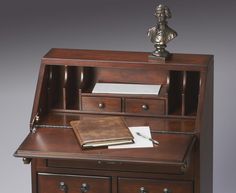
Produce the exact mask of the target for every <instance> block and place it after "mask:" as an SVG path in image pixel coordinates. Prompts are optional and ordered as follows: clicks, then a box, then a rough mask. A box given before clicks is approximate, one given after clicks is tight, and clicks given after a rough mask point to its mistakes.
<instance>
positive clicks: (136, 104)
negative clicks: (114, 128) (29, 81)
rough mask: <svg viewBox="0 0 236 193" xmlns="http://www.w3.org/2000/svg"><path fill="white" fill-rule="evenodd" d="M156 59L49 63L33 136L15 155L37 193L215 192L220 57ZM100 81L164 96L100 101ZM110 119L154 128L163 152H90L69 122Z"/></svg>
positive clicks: (100, 56) (84, 56) (135, 56)
mask: <svg viewBox="0 0 236 193" xmlns="http://www.w3.org/2000/svg"><path fill="white" fill-rule="evenodd" d="M148 55H149V54H148V53H144V52H122V51H92V50H76V49H51V50H50V51H49V52H48V53H47V54H46V55H45V56H44V57H43V58H42V63H41V68H40V72H39V79H38V84H37V89H36V94H35V100H34V106H33V111H32V116H31V123H30V133H29V135H28V136H27V137H26V139H25V140H24V142H23V143H22V144H21V145H20V147H19V148H18V150H17V151H16V152H15V156H16V157H22V158H24V161H25V163H30V162H31V166H32V192H33V193H60V192H67V193H76V192H82V193H85V192H88V193H89V192H91V193H102V192H103V193H136V192H140V193H158V192H160V193H162V192H163V193H170V192H171V193H199V192H202V193H203V192H208V193H211V192H212V120H213V118H212V116H213V113H212V109H213V56H210V55H194V54H173V55H172V57H171V59H170V60H168V61H166V63H158V62H156V61H153V60H149V59H148ZM97 82H106V83H111V82H112V83H135V84H160V85H161V90H160V92H159V94H158V95H125V94H123V95H122V94H94V93H92V92H91V91H92V89H93V87H94V85H95V84H96V83H97ZM100 104H103V105H100ZM143 105H145V106H146V107H147V108H145V109H144V108H142V107H143ZM104 116H122V117H124V119H125V121H126V123H127V125H128V126H144V125H148V126H150V128H151V133H152V137H153V138H154V139H157V140H158V141H159V142H160V145H159V146H154V147H153V148H137V149H107V148H99V149H90V150H82V149H81V148H80V145H79V144H78V141H77V140H76V138H75V134H74V133H73V130H72V129H71V126H70V124H69V122H70V121H72V120H81V119H87V118H91V117H104ZM205 150H206V151H205Z"/></svg>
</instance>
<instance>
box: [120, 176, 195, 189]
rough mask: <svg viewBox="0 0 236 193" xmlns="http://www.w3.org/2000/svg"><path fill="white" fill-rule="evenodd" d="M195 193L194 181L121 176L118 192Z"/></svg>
mask: <svg viewBox="0 0 236 193" xmlns="http://www.w3.org/2000/svg"><path fill="white" fill-rule="evenodd" d="M130 192H132V193H193V183H192V182H185V181H163V180H152V179H150V180H149V179H132V178H119V181H118V193H130Z"/></svg>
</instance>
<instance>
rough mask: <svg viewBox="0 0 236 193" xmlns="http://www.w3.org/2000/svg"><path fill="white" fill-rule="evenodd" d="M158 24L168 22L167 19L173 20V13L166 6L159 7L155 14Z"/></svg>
mask: <svg viewBox="0 0 236 193" xmlns="http://www.w3.org/2000/svg"><path fill="white" fill-rule="evenodd" d="M154 15H155V16H156V17H157V20H158V22H163V21H166V19H169V18H171V12H170V10H169V8H168V7H167V6H166V5H162V4H160V5H158V6H157V7H156V10H155V14H154Z"/></svg>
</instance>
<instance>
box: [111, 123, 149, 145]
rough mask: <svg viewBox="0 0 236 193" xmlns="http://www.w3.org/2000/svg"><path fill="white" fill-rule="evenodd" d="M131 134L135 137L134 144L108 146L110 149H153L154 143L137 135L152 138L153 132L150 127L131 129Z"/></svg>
mask: <svg viewBox="0 0 236 193" xmlns="http://www.w3.org/2000/svg"><path fill="white" fill-rule="evenodd" d="M129 130H130V132H131V133H132V135H133V137H134V143H132V144H123V145H112V146H108V149H121V148H144V147H153V143H152V141H150V140H148V139H146V138H143V137H141V136H139V135H138V134H137V132H139V133H140V134H142V135H144V136H146V137H148V138H151V132H150V127H149V126H138V127H129Z"/></svg>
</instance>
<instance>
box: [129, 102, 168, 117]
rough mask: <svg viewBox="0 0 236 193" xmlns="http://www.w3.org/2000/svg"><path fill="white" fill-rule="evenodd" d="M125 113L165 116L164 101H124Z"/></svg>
mask: <svg viewBox="0 0 236 193" xmlns="http://www.w3.org/2000/svg"><path fill="white" fill-rule="evenodd" d="M125 111H126V112H127V113H140V114H158V115H164V114H165V100H161V99H126V100H125Z"/></svg>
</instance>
